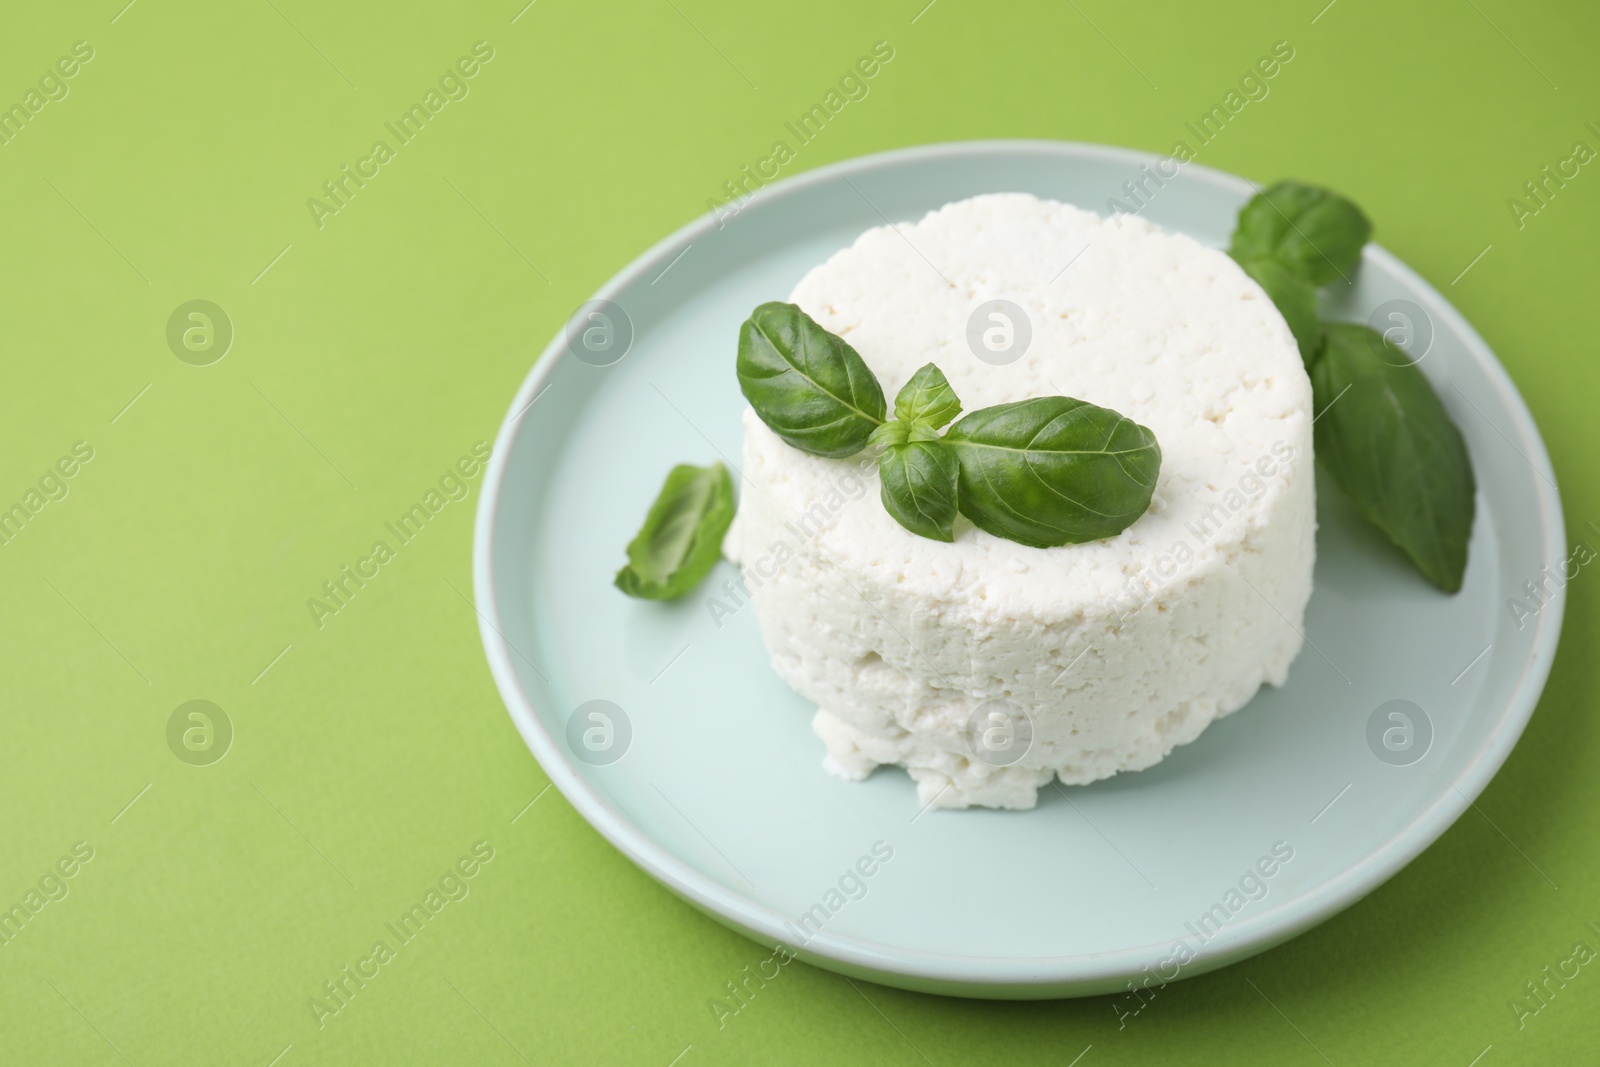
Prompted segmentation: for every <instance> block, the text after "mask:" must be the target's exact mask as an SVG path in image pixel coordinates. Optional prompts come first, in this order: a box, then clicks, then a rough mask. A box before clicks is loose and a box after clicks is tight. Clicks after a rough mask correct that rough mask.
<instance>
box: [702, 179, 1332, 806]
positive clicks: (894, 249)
mask: <svg viewBox="0 0 1600 1067" xmlns="http://www.w3.org/2000/svg"><path fill="white" fill-rule="evenodd" d="M1069 264H1070V265H1069ZM791 299H792V300H793V301H794V302H795V303H797V304H798V305H800V307H802V308H803V309H805V311H806V312H807V313H809V314H810V315H811V316H812V317H813V318H815V319H816V320H817V321H818V322H820V323H821V324H822V325H823V326H825V327H827V328H828V329H829V330H832V331H833V332H834V333H837V334H840V335H841V336H843V337H844V338H845V339H847V340H848V341H849V342H850V343H851V344H852V345H853V346H854V347H855V348H856V350H857V351H858V352H860V353H861V356H862V358H863V359H865V360H866V362H867V364H868V365H869V366H870V367H871V368H872V370H873V372H874V373H875V374H876V375H877V376H878V379H879V381H880V382H881V384H882V385H883V390H884V393H885V395H886V396H887V397H888V398H889V400H890V403H891V406H892V403H893V398H894V395H895V393H896V392H898V390H899V389H900V387H901V386H902V385H903V384H904V383H905V382H906V380H907V379H908V378H910V376H911V375H912V374H913V373H914V372H915V371H916V370H917V369H918V368H919V367H921V366H922V365H923V364H925V363H927V362H929V361H932V362H934V363H936V364H938V366H939V368H940V369H941V370H943V371H944V373H945V374H946V376H947V377H948V378H949V379H950V382H951V384H952V385H953V386H954V388H955V391H956V393H957V395H958V396H959V397H960V398H961V401H962V403H963V405H964V408H965V410H966V411H973V410H976V409H977V408H980V407H986V406H988V405H991V404H999V403H1004V402H1007V401H1012V400H1021V399H1025V398H1028V397H1035V396H1049V395H1066V396H1072V397H1077V398H1078V399H1081V400H1086V401H1089V402H1091V403H1094V404H1099V405H1101V406H1103V407H1108V408H1112V409H1114V410H1116V411H1118V412H1121V413H1122V414H1124V415H1127V416H1129V417H1130V418H1132V419H1135V420H1136V421H1138V422H1140V423H1143V424H1144V425H1145V426H1148V427H1149V428H1150V429H1152V430H1153V431H1154V432H1155V435H1156V439H1157V441H1158V442H1159V443H1160V446H1161V452H1162V462H1161V474H1160V478H1159V480H1158V483H1157V487H1156V492H1155V498H1154V501H1153V502H1152V504H1151V507H1150V510H1149V512H1148V513H1146V514H1145V515H1144V516H1143V517H1142V518H1140V519H1139V520H1138V521H1137V522H1135V523H1134V524H1133V525H1132V526H1130V527H1129V528H1128V529H1127V530H1124V531H1123V532H1122V533H1121V534H1120V535H1118V536H1116V537H1112V538H1108V539H1106V540H1102V541H1097V542H1093V543H1089V544H1081V545H1067V546H1063V547H1060V548H1050V549H1038V548H1029V547H1026V546H1024V545H1020V544H1016V543H1014V542H1011V541H1006V540H1003V539H1000V538H996V537H993V536H991V535H989V534H987V533H984V532H983V531H981V530H978V529H977V528H975V527H974V526H973V525H972V524H971V523H970V522H968V521H967V520H966V519H964V518H963V519H960V520H958V523H957V526H956V538H955V543H954V544H944V543H940V542H936V541H931V540H927V539H925V538H921V537H918V536H916V535H914V534H912V533H910V532H909V531H907V530H905V529H904V528H902V527H901V526H900V525H898V524H897V523H896V522H895V521H894V519H892V518H891V517H890V516H889V514H888V513H887V512H886V511H885V510H884V508H883V506H882V504H881V503H880V501H879V499H878V481H877V474H876V467H875V465H874V464H873V463H872V462H871V459H870V456H869V455H867V454H865V453H864V454H862V455H859V456H856V457H854V458H851V459H843V460H837V459H819V458H817V457H815V456H810V455H806V454H805V453H802V452H800V451H799V450H797V449H795V448H792V447H790V446H789V445H787V444H785V443H783V442H782V441H781V440H779V439H778V437H777V436H776V435H774V434H773V433H772V432H771V431H770V430H768V429H767V427H766V426H765V425H764V424H763V423H762V422H761V421H760V419H758V418H757V417H756V415H755V414H754V412H752V411H750V410H748V409H747V410H746V411H745V415H744V431H745V443H744V454H743V471H742V474H743V476H744V477H743V481H742V499H741V500H740V504H739V513H738V518H737V520H736V522H735V524H734V526H733V528H732V529H731V530H730V532H729V535H728V538H727V541H726V543H725V551H726V552H727V554H728V556H729V558H730V559H733V560H735V561H736V562H738V563H739V564H740V565H741V569H742V573H743V576H744V580H745V583H746V585H747V587H748V589H749V592H750V596H751V600H752V602H753V603H754V606H755V611H756V616H757V619H758V621H759V624H760V627H761V632H762V637H763V639H764V641H765V643H766V646H767V649H768V651H769V652H770V653H771V656H772V662H773V666H774V667H775V668H776V670H777V672H778V674H779V675H780V676H781V677H782V678H783V679H784V680H785V681H786V682H787V683H788V684H789V685H790V686H792V687H793V688H794V690H795V691H796V692H797V693H799V694H800V695H801V696H803V697H805V698H806V699H807V700H808V701H810V702H813V703H815V704H816V705H817V708H818V710H817V713H816V716H815V719H814V720H813V723H812V725H813V729H814V730H815V732H816V734H817V736H818V737H820V738H821V739H822V741H823V743H824V745H825V746H826V748H827V759H826V760H825V765H826V766H827V768H828V769H829V770H831V771H833V772H834V773H836V774H840V775H842V776H844V777H847V778H864V777H865V776H866V775H867V774H869V773H870V772H871V771H872V770H873V768H875V767H877V766H878V765H880V764H899V765H900V766H902V767H904V768H905V769H906V771H907V772H908V773H909V774H910V776H911V777H912V778H913V779H914V780H915V781H916V784H917V792H918V800H919V803H920V804H923V805H934V806H938V807H965V806H967V805H973V804H976V805H985V806H991V807H1007V808H1030V807H1032V806H1033V805H1034V803H1035V800H1036V793H1037V790H1038V789H1039V788H1040V787H1041V786H1044V785H1046V784H1048V783H1049V781H1050V779H1051V778H1052V777H1056V778H1059V779H1060V781H1061V782H1063V783H1065V784H1068V785H1076V784H1083V783H1087V782H1092V781H1095V780H1097V779H1100V778H1105V777H1107V776H1109V775H1113V774H1116V773H1117V772H1119V771H1129V770H1140V769H1143V768H1145V767H1149V766H1151V765H1152V764H1154V763H1156V762H1158V761H1159V760H1161V759H1162V758H1163V757H1165V756H1166V755H1167V754H1168V753H1169V752H1171V751H1172V749H1173V748H1174V747H1175V746H1177V745H1181V744H1185V743H1187V742H1189V741H1192V740H1194V738H1195V737H1197V736H1198V735H1199V734H1200V732H1201V731H1202V730H1204V729H1205V727H1206V726H1207V725H1208V724H1209V723H1211V722H1212V720H1214V719H1216V718H1218V717H1220V716H1222V715H1226V714H1228V713H1229V712H1231V711H1234V710H1236V709H1237V708H1239V707H1241V706H1242V705H1243V704H1245V703H1246V702H1247V701H1248V700H1249V699H1250V698H1251V696H1252V695H1254V693H1255V692H1256V690H1257V689H1258V688H1259V687H1260V686H1261V685H1262V683H1264V682H1270V683H1272V684H1273V685H1279V684H1282V682H1283V680H1284V677H1285V675H1286V674H1287V672H1288V669H1289V664H1290V662H1291V661H1292V660H1293V659H1294V658H1295V656H1296V654H1297V653H1298V652H1299V651H1300V646H1301V641H1302V638H1301V632H1300V631H1301V628H1302V618H1303V614H1304V610H1305V605H1306V601H1307V599H1308V598H1309V597H1310V595H1311V570H1312V562H1313V558H1314V553H1315V547H1314V542H1313V535H1314V532H1315V527H1316V519H1315V500H1314V486H1313V479H1312V451H1311V386H1310V382H1309V380H1308V379H1307V377H1306V372H1305V370H1304V368H1303V366H1302V364H1301V361H1300V356H1299V354H1298V351H1297V349H1296V347H1295V342H1294V339H1293V337H1292V336H1291V335H1290V333H1289V330H1288V327H1287V326H1286V325H1285V324H1284V321H1283V319H1282V317H1281V316H1280V315H1279V314H1278V312H1277V310H1276V309H1275V308H1274V307H1273V305H1272V302H1271V300H1269V299H1268V298H1267V296H1266V295H1265V294H1264V293H1263V292H1262V291H1261V289H1260V288H1259V287H1258V286H1257V285H1256V284H1255V283H1254V282H1252V281H1251V280H1250V279H1249V278H1248V277H1247V276H1246V275H1245V274H1244V272H1243V271H1241V270H1240V269H1239V268H1238V267H1237V266H1236V265H1235V264H1234V263H1233V262H1232V261H1231V260H1230V259H1228V257H1227V256H1225V255H1223V254H1222V253H1221V252H1218V251H1216V250H1214V249H1210V248H1206V247H1204V246H1202V245H1200V244H1199V243H1197V242H1195V241H1194V240H1191V239H1190V238H1188V237H1185V236H1183V235H1180V234H1169V233H1165V232H1163V231H1162V230H1160V229H1159V228H1157V227H1155V226H1154V225H1152V224H1150V223H1147V222H1145V221H1143V220H1141V219H1138V218H1133V217H1128V216H1123V217H1120V218H1117V219H1102V218H1100V217H1099V216H1097V215H1095V214H1092V213H1090V212H1086V211H1081V210H1079V209H1078V208H1075V207H1072V206H1070V205H1067V204H1061V203H1056V202H1053V201H1048V200H1039V199H1037V198H1035V197H1032V196H1027V195H1022V194H1004V195H993V196H980V197H976V198H973V199H971V200H964V201H961V202H959V203H954V204H950V205H947V206H945V207H943V208H941V209H940V210H938V211H935V212H933V213H931V214H929V215H928V216H927V217H926V218H924V219H923V220H922V221H921V222H919V223H916V224H914V225H913V224H901V225H899V226H898V227H880V228H877V229H872V230H869V231H867V232H866V233H864V234H862V235H861V237H860V238H859V239H857V240H856V242H855V244H853V245H852V246H850V247H849V248H846V249H844V250H842V251H840V252H839V253H837V254H836V255H834V256H833V257H832V258H830V259H829V260H828V261H827V262H826V263H824V264H822V265H821V266H819V267H816V268H815V269H813V270H812V271H811V272H810V273H809V274H807V275H806V276H805V278H803V279H802V280H801V281H800V284H799V285H798V286H796V288H795V290H794V293H793V295H792V297H791ZM994 299H1003V300H1008V301H1011V302H1012V303H1013V304H1014V305H1016V306H1017V307H1019V308H1021V309H1022V312H1023V313H1024V315H1025V317H1026V327H1027V331H1026V332H1028V333H1030V334H1031V340H1030V341H1029V343H1028V347H1027V348H1026V351H1025V352H1023V354H1022V355H1021V356H1020V358H1016V359H1015V360H1014V361H1013V362H1009V363H1006V362H1003V361H1000V362H996V361H997V360H1002V358H1003V357H1000V356H996V355H994V354H993V353H991V352H990V351H989V349H988V348H985V346H984V343H983V338H982V330H995V331H998V332H995V333H992V334H991V335H990V337H989V341H990V343H991V344H993V345H1001V346H1003V344H1004V342H1005V336H1006V323H1005V322H1004V321H1003V320H999V319H987V318H984V319H981V321H980V322H979V323H978V327H979V328H978V330H977V331H976V335H977V336H978V338H979V344H978V351H980V352H982V353H983V354H984V355H986V356H987V357H988V358H987V359H980V358H979V357H978V355H976V354H975V352H974V349H973V347H972V346H971V345H970V344H969V340H968V338H969V319H971V318H972V316H973V314H974V311H975V310H978V309H979V306H980V305H982V304H984V303H985V302H986V301H990V300H994ZM1021 325H1022V324H1019V323H1015V322H1013V323H1011V327H1012V329H1013V334H1012V336H1013V343H1015V338H1016V336H1018V335H1020V334H1021V333H1022V332H1023V331H1022V330H1021V329H1020V328H1019V327H1020V326H1021ZM1013 351H1014V350H1013ZM993 711H998V712H1001V713H1002V715H1003V717H1002V718H999V719H993V718H990V717H989V713H990V712H993ZM975 715H976V716H977V717H978V718H979V719H980V720H982V722H981V725H980V727H979V728H978V729H977V730H974V729H973V728H971V724H972V722H973V720H974V717H975ZM991 727H992V728H994V729H997V730H999V732H998V733H993V732H991V733H989V734H987V735H986V734H984V733H983V731H984V730H987V729H989V728H991ZM1007 730H1010V737H1011V739H1012V743H1011V744H1010V745H1009V747H1008V746H1007V745H1006V744H1005V742H1006V738H1007V734H1006V731H1007ZM1029 735H1031V739H1030V737H1029ZM985 737H986V738H987V741H986V742H982V741H981V739H983V738H985ZM980 742H981V743H980ZM1024 750H1025V751H1024ZM1019 755H1020V758H1018V756H1019Z"/></svg>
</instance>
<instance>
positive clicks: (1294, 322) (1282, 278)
mask: <svg viewBox="0 0 1600 1067" xmlns="http://www.w3.org/2000/svg"><path fill="white" fill-rule="evenodd" d="M1239 266H1240V267H1242V268H1244V272H1245V273H1246V274H1248V275H1250V277H1251V279H1252V280H1254V281H1255V283H1256V284H1257V285H1259V286H1261V288H1262V290H1264V291H1265V292H1266V294H1267V296H1269V297H1271V298H1272V303H1273V304H1274V305H1275V306H1276V307H1277V309H1278V314H1280V315H1282V316H1283V321H1284V322H1286V323H1288V324H1289V332H1290V333H1292V334H1294V340H1295V343H1296V344H1297V345H1299V346H1300V359H1301V360H1302V361H1303V362H1304V363H1305V365H1306V369H1307V370H1309V369H1310V368H1311V363H1312V361H1313V360H1315V359H1316V358H1317V352H1318V351H1319V350H1320V349H1321V348H1322V327H1321V326H1320V325H1318V324H1317V291H1316V290H1315V289H1313V288H1312V287H1311V284H1310V283H1309V282H1307V281H1305V280H1303V279H1301V278H1299V277H1297V276H1296V275H1294V274H1292V273H1290V271H1289V269H1288V268H1287V267H1285V266H1283V265H1282V264H1281V263H1279V262H1278V261H1277V260H1275V259H1245V260H1241V261H1240V262H1239Z"/></svg>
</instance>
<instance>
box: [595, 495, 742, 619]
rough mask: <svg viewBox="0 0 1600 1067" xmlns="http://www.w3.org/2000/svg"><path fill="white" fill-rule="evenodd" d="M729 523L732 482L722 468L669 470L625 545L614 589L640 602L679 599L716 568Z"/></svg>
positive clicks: (731, 517) (731, 512) (731, 507)
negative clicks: (625, 559)
mask: <svg viewBox="0 0 1600 1067" xmlns="http://www.w3.org/2000/svg"><path fill="white" fill-rule="evenodd" d="M732 521H733V479H731V478H729V477H728V470H727V468H726V467H724V466H723V465H722V464H720V463H713V464H712V465H711V466H709V467H695V466H691V465H689V464H687V463H685V464H681V465H679V466H676V467H674V468H672V470H671V472H670V473H668V475H667V480H666V484H664V485H663V486H662V487H661V494H660V495H659V496H657V497H656V501H655V503H654V504H652V505H650V513H649V514H648V515H646V516H645V520H644V526H643V527H642V528H641V529H640V530H639V532H638V534H637V535H635V537H634V539H633V540H632V541H630V542H629V543H628V562H627V564H626V565H625V566H624V567H623V568H622V569H621V570H619V571H618V572H617V577H616V586H617V588H618V589H620V590H622V591H623V592H624V593H627V594H628V595H629V596H633V597H640V598H642V599H645V600H671V599H673V598H674V597H678V596H682V595H683V594H684V593H687V592H688V591H689V590H690V589H693V588H694V587H695V586H696V585H698V584H699V582H700V579H702V578H704V577H705V576H706V575H707V574H708V573H710V571H711V568H712V567H714V566H716V563H717V559H718V557H719V556H721V554H722V538H723V536H724V535H725V534H726V533H727V532H728V524H729V523H731V522H732Z"/></svg>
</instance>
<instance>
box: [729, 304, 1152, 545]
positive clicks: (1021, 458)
mask: <svg viewBox="0 0 1600 1067" xmlns="http://www.w3.org/2000/svg"><path fill="white" fill-rule="evenodd" d="M738 370H739V384H740V386H741V387H742V388H743V389H744V395H745V397H746V398H747V399H748V400H749V401H750V406H751V407H752V408H754V409H755V412H756V414H757V415H758V416H760V417H761V420H762V421H763V422H765V423H766V424H767V425H768V426H769V427H771V429H772V430H773V432H774V433H776V434H777V435H778V436H779V437H781V438H783V440H785V441H787V442H789V443H790V444H792V445H794V446H795V447H796V448H800V449H801V450H803V451H806V452H810V453H812V454H813V455H819V456H829V457H835V458H837V457H843V456H848V455H852V454H853V453H855V452H859V451H860V450H861V449H862V448H864V447H866V446H867V445H869V444H870V445H873V446H878V447H881V448H882V449H883V452H882V453H881V454H880V456H879V458H878V475H879V486H880V492H879V495H880V497H881V499H882V500H883V507H884V510H885V511H887V512H888V513H889V514H890V515H891V516H893V518H894V520H895V521H896V522H898V523H899V524H900V525H902V526H904V527H905V528H906V529H908V530H910V531H911V532H912V533H914V534H917V535H918V536H920V537H926V538H929V539H931V540H934V541H953V540H954V539H955V519H956V515H957V514H961V515H965V516H966V517H967V518H968V519H970V520H972V523H973V525H975V526H977V527H978V528H979V529H980V530H985V531H987V532H989V533H991V534H994V535H995V536H996V537H1003V538H1005V539H1007V540H1010V541H1016V542H1018V543H1020V544H1024V545H1029V546H1032V547H1034V548H1054V547H1055V546H1057V545H1066V544H1077V543H1080V542H1083V541H1098V540H1100V539H1101V538H1106V537H1114V536H1116V535H1117V534H1119V533H1121V532H1122V531H1123V530H1125V529H1127V528H1128V527H1129V526H1131V525H1133V523H1134V522H1135V521H1136V520H1137V519H1138V518H1139V516H1141V515H1143V514H1144V513H1145V511H1147V510H1148V509H1149V507H1150V498H1151V495H1152V494H1153V493H1154V491H1155V484H1156V475H1157V473H1158V472H1159V471H1160V468H1161V449H1160V447H1159V446H1157V444H1156V439H1155V435H1154V434H1153V433H1151V432H1150V430H1148V429H1146V428H1145V427H1143V426H1140V425H1139V424H1138V423H1136V422H1133V421H1132V420H1130V419H1128V418H1125V417H1124V416H1122V415H1119V414H1117V413H1116V412H1115V411H1110V410H1107V409H1106V408H1101V407H1096V406H1095V405H1093V404H1087V403H1085V402H1083V401H1082V400H1073V399H1071V398H1069V397H1064V396H1051V397H1037V398H1035V399H1032V400H1023V401H1018V402H1017V403H1013V404H1000V405H998V406H995V407H989V408H983V409H981V410H979V411H974V412H971V413H969V414H968V415H966V416H965V417H963V418H962V419H961V421H960V422H957V423H956V424H955V425H954V426H951V427H950V428H949V430H947V431H946V432H945V433H944V434H943V435H941V434H940V432H939V431H940V429H941V428H942V427H944V426H945V424H947V423H948V422H950V420H952V419H954V418H955V417H956V416H957V415H959V414H960V413H961V401H960V399H959V398H958V397H957V396H956V393H955V390H954V389H952V388H951V387H950V382H949V380H948V379H946V378H945V376H944V374H943V372H941V371H940V370H939V368H938V367H936V366H934V365H933V364H932V363H929V364H927V365H926V366H924V367H923V368H922V369H921V370H919V371H917V373H916V374H914V375H912V377H911V380H910V381H908V382H907V383H906V384H905V387H904V388H902V389H901V390H900V392H899V394H898V395H897V396H896V397H895V402H894V418H893V420H892V421H888V422H885V421H883V419H884V415H885V405H884V403H883V393H882V390H881V389H879V388H878V385H877V382H876V381H875V380H872V378H871V371H869V370H867V367H866V364H865V363H864V362H862V360H861V357H860V355H858V354H857V353H856V351H855V349H853V348H851V347H850V346H849V345H848V344H846V343H845V342H844V340H843V339H842V338H839V337H835V336H834V335H833V334H831V333H829V332H828V331H827V330H825V329H824V328H823V327H822V326H820V325H818V324H817V323H816V322H815V321H814V320H813V319H812V318H811V317H810V316H809V315H807V314H806V313H805V312H804V311H802V310H800V308H798V307H796V306H795V305H793V304H762V305H761V306H760V307H758V308H756V310H755V313H754V314H753V315H751V317H750V320H749V321H748V322H746V323H745V324H744V327H743V328H742V329H741V330H740V332H739V361H738ZM863 375H864V376H865V378H863Z"/></svg>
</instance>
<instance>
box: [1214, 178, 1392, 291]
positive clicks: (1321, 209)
mask: <svg viewBox="0 0 1600 1067" xmlns="http://www.w3.org/2000/svg"><path fill="white" fill-rule="evenodd" d="M1371 236H1372V223H1370V222H1368V221H1367V217H1366V216H1365V215H1363V214H1362V213H1361V209H1360V208H1358V207H1356V206H1355V205H1354V204H1352V203H1351V202H1350V201H1348V200H1346V199H1345V198H1344V197H1342V196H1340V195H1339V194H1337V193H1332V192H1329V191H1328V190H1326V189H1319V188H1317V187H1316V186H1314V185H1303V184H1301V183H1300V182H1279V183H1278V184H1276V185H1274V186H1273V187H1272V188H1270V189H1268V190H1266V191H1265V192H1261V193H1257V194H1256V195H1255V196H1254V197H1252V198H1251V200H1250V202H1249V203H1248V204H1246V205H1245V206H1244V208H1243V209H1242V210H1241V211H1240V212H1239V225H1238V228H1237V229H1235V230H1234V232H1233V245H1232V247H1231V248H1229V250H1228V254H1229V255H1231V256H1233V258H1234V259H1237V260H1239V261H1240V262H1241V263H1242V262H1244V261H1245V260H1247V259H1272V260H1276V261H1277V262H1279V263H1280V264H1282V265H1283V266H1284V268H1286V269H1287V270H1288V271H1290V272H1291V273H1292V274H1294V275H1295V276H1297V277H1299V278H1301V279H1303V280H1305V281H1306V282H1309V283H1310V284H1311V285H1314V286H1322V285H1327V284H1329V283H1330V282H1332V281H1333V280H1334V279H1335V278H1348V277H1349V275H1350V274H1351V273H1352V272H1353V271H1354V270H1355V268H1356V264H1357V263H1359V262H1360V261H1361V246H1362V245H1364V244H1366V243H1367V239H1368V238H1370V237H1371Z"/></svg>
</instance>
